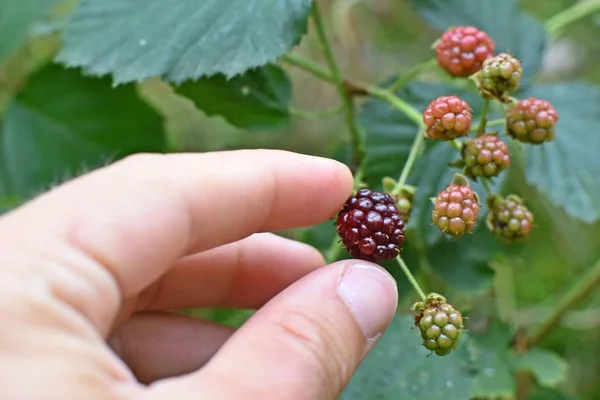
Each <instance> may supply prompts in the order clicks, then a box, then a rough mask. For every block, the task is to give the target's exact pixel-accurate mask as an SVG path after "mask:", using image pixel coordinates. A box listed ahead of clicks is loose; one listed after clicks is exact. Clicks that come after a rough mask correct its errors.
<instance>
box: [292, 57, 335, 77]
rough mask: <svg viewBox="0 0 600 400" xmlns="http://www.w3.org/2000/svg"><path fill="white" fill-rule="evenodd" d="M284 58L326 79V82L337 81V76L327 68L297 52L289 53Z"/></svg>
mask: <svg viewBox="0 0 600 400" xmlns="http://www.w3.org/2000/svg"><path fill="white" fill-rule="evenodd" d="M282 60H283V61H284V62H285V63H287V64H289V65H293V66H294V67H298V68H300V69H302V70H304V71H306V72H308V73H310V74H311V75H313V76H315V77H316V78H319V79H321V80H324V81H325V82H329V83H335V78H334V77H333V75H331V74H330V73H329V71H327V69H325V68H324V67H322V66H321V65H319V64H318V63H316V62H314V61H312V60H310V59H308V58H304V57H302V56H299V55H298V54H295V53H288V54H286V55H284V56H283V58H282Z"/></svg>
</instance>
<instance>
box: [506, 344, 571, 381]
mask: <svg viewBox="0 0 600 400" xmlns="http://www.w3.org/2000/svg"><path fill="white" fill-rule="evenodd" d="M513 363H514V368H515V370H516V371H524V372H530V373H532V374H533V375H534V376H535V378H536V379H537V381H538V382H539V384H540V385H541V386H543V387H546V388H555V387H557V386H558V385H559V384H561V383H563V382H564V381H565V379H566V378H567V372H568V365H567V363H566V362H565V360H564V359H563V358H562V357H560V356H559V355H558V354H556V353H554V352H551V351H548V350H544V349H531V350H529V351H528V352H527V353H525V354H523V355H519V356H514V360H513Z"/></svg>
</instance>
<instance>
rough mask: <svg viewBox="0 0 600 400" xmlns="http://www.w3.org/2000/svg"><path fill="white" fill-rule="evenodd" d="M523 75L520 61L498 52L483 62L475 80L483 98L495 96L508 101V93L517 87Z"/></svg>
mask: <svg viewBox="0 0 600 400" xmlns="http://www.w3.org/2000/svg"><path fill="white" fill-rule="evenodd" d="M522 75H523V69H522V68H521V63H520V62H519V60H517V59H516V58H515V57H513V56H511V55H510V54H508V53H500V54H498V55H497V56H494V57H492V58H488V59H487V60H485V61H484V62H483V66H482V68H481V71H479V72H478V73H477V75H476V82H477V83H478V86H479V90H480V92H481V94H482V96H483V97H484V98H488V99H491V98H496V99H499V100H501V101H503V102H508V101H509V100H508V93H510V92H513V91H515V90H516V89H517V88H518V87H519V81H520V80H521V76H522Z"/></svg>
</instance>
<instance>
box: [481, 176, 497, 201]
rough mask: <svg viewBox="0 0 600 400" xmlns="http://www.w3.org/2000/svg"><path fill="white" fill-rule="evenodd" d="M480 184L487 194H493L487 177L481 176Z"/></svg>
mask: <svg viewBox="0 0 600 400" xmlns="http://www.w3.org/2000/svg"><path fill="white" fill-rule="evenodd" d="M481 186H483V189H484V190H485V192H486V193H487V195H488V196H490V197H491V196H494V191H493V190H492V188H491V187H490V180H489V179H488V178H481Z"/></svg>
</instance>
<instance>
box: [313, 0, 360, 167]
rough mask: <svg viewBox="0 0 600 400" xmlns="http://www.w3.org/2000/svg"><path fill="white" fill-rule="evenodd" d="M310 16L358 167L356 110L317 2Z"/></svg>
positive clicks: (358, 151) (358, 140)
mask: <svg viewBox="0 0 600 400" xmlns="http://www.w3.org/2000/svg"><path fill="white" fill-rule="evenodd" d="M312 16H313V19H314V22H315V28H316V30H317V36H318V37H319V41H320V43H321V46H322V47H323V53H324V55H325V60H326V61H327V65H328V66H329V70H330V72H331V75H332V76H333V79H334V82H335V86H336V88H337V91H338V94H339V96H340V98H341V99H342V107H343V110H344V115H345V118H346V124H347V125H348V128H349V129H350V136H351V139H352V151H353V153H354V162H355V164H356V166H357V167H358V166H360V163H361V161H362V159H363V156H364V153H365V150H364V144H363V140H362V137H361V136H362V135H361V131H360V129H359V128H358V124H357V123H356V115H355V114H356V110H355V109H354V101H353V100H352V97H351V96H350V94H349V93H348V91H347V90H346V86H345V82H344V79H343V77H342V73H341V72H340V69H339V67H338V65H337V63H336V61H335V58H334V57H333V51H332V50H331V45H330V44H329V40H328V39H327V35H326V34H325V28H324V25H323V19H322V17H321V12H320V11H319V7H318V6H317V2H314V3H313V9H312Z"/></svg>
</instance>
